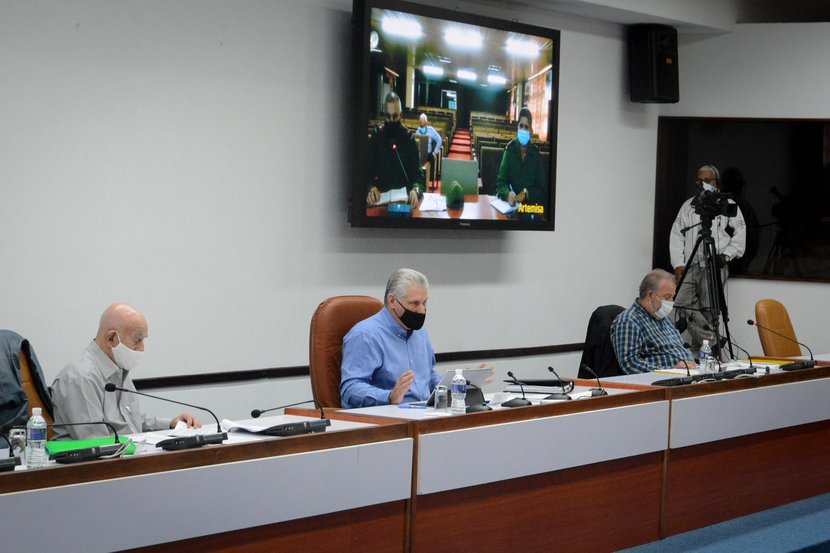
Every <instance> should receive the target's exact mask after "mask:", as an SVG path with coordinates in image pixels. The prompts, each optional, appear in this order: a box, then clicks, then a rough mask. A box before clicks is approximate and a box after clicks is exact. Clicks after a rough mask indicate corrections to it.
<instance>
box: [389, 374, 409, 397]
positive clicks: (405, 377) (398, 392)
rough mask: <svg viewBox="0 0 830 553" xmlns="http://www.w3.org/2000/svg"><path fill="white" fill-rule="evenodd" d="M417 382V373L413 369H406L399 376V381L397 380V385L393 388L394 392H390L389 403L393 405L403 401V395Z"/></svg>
mask: <svg viewBox="0 0 830 553" xmlns="http://www.w3.org/2000/svg"><path fill="white" fill-rule="evenodd" d="M413 382H415V373H414V372H412V371H406V372H405V373H403V374H402V375H401V377H400V378H398V381H397V382H395V387H394V388H392V392H391V393H390V394H389V403H391V404H393V405H397V404H398V403H400V402H401V401H403V396H405V395H406V392H407V390H409V387H410V386H412V383H413Z"/></svg>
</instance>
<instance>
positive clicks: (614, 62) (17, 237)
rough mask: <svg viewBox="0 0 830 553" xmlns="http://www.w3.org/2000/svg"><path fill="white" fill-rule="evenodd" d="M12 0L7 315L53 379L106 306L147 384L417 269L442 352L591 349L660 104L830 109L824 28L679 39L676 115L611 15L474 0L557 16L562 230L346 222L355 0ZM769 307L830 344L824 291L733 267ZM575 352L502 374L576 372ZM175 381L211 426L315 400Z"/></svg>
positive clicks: (3, 201)
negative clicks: (783, 308) (114, 309)
mask: <svg viewBox="0 0 830 553" xmlns="http://www.w3.org/2000/svg"><path fill="white" fill-rule="evenodd" d="M0 2H2V4H0V6H2V13H3V17H2V18H0V52H3V54H2V56H0V74H2V75H3V86H2V87H0V236H2V237H3V238H2V240H0V259H2V268H3V270H2V271H0V290H2V292H0V294H2V296H0V327H2V328H12V329H15V330H17V331H18V332H20V333H21V334H23V335H25V336H27V337H28V338H30V340H31V341H32V343H33V344H34V345H35V348H36V349H37V352H38V355H39V357H40V358H41V361H42V362H43V364H44V367H45V371H46V375H47V378H48V379H50V380H51V378H53V377H54V376H55V374H57V372H58V370H60V368H61V366H62V365H63V364H64V363H65V362H66V360H68V359H69V358H70V357H71V356H72V355H74V354H75V353H76V352H77V351H78V350H80V349H81V348H82V347H84V345H85V344H86V343H87V341H88V340H89V339H91V338H92V336H93V334H94V332H95V328H96V325H97V317H98V315H99V313H100V312H101V310H102V309H103V308H104V307H105V306H106V305H107V304H108V303H110V302H112V301H115V300H124V301H129V302H131V303H133V304H135V305H136V306H137V307H139V308H140V309H141V310H143V311H144V312H145V314H146V315H147V316H148V319H149V322H150V333H151V339H150V340H148V356H147V360H146V364H145V365H144V366H143V368H142V369H140V370H141V374H140V375H139V374H137V375H136V376H137V377H139V376H161V375H168V374H169V375H178V374H193V373H202V372H218V371H228V370H244V369H258V368H267V367H281V366H296V365H305V364H307V362H308V358H307V340H308V337H307V334H308V322H309V320H310V317H311V314H312V312H313V310H314V308H315V307H316V306H317V304H318V303H319V302H320V301H322V300H323V299H325V298H326V297H328V296H332V295H338V294H351V293H359V294H370V295H375V296H380V295H381V293H382V289H383V285H384V283H385V280H386V278H387V276H388V274H389V273H390V272H391V271H392V270H393V269H394V268H396V267H398V266H403V265H406V266H411V267H415V268H418V269H420V270H422V271H424V272H425V273H426V274H427V275H428V276H429V277H430V280H431V283H432V288H431V298H430V306H431V309H430V313H429V318H428V320H427V326H428V328H429V330H430V333H431V336H432V339H433V342H434V345H435V349H436V351H438V352H446V351H458V350H476V349H492V348H496V349H498V348H514V347H522V346H539V345H547V344H560V343H571V342H581V341H582V340H583V339H584V334H585V327H586V324H587V320H588V316H589V314H590V312H591V311H592V310H593V309H594V308H595V307H596V306H598V305H602V304H606V303H619V304H622V305H627V304H628V303H629V302H630V301H631V300H632V299H633V298H634V295H635V293H636V287H637V284H638V283H639V280H640V278H641V277H642V275H643V274H644V273H645V272H646V271H647V270H648V269H649V268H650V260H651V247H652V246H651V244H652V219H653V209H654V206H653V200H652V198H653V193H654V192H653V187H654V184H653V180H652V179H651V178H650V177H649V176H650V175H653V174H654V166H655V152H656V118H657V115H658V114H659V113H672V114H682V115H711V116H724V115H731V116H776V117H777V116H782V117H783V116H787V117H795V116H801V117H822V116H823V117H826V116H827V110H828V108H827V107H826V106H825V105H824V104H823V103H821V104H820V103H819V102H820V98H821V91H822V90H826V89H827V84H828V83H827V82H815V83H811V82H807V83H806V86H805V82H804V81H805V79H806V78H808V76H809V75H810V74H813V72H812V71H810V72H808V71H802V70H798V69H797V68H800V67H807V66H810V65H812V66H813V67H820V66H822V65H821V64H822V63H823V62H824V60H826V59H827V55H826V54H827V47H826V45H824V42H826V41H824V42H822V41H820V38H819V37H820V35H821V34H822V33H821V30H822V29H823V30H824V31H825V34H826V31H827V27H826V26H817V27H816V28H815V30H814V31H811V32H810V33H808V34H809V35H810V36H812V38H813V41H812V42H807V38H808V37H806V36H803V35H804V34H805V33H803V32H802V28H801V26H799V27H798V28H791V29H787V27H788V26H782V27H783V28H784V31H782V32H783V36H779V35H778V33H775V34H774V38H775V40H773V41H772V42H771V44H767V43H766V42H767V41H769V40H770V38H769V37H766V38H764V33H763V32H762V30H760V29H752V28H749V27H747V28H740V29H739V30H738V31H737V32H736V33H735V34H734V35H725V36H721V37H716V38H708V39H701V38H699V37H696V38H695V41H696V42H685V43H683V44H682V46H681V51H680V60H681V63H680V67H681V95H682V98H683V100H682V101H681V103H680V104H679V105H678V106H675V107H666V106H653V105H642V104H632V103H630V102H629V101H628V99H627V79H626V77H625V67H626V63H625V40H624V30H623V28H622V27H621V26H619V25H613V24H607V23H601V22H596V21H591V20H587V19H580V18H576V17H571V16H558V15H555V14H552V13H550V12H544V11H541V10H538V9H533V8H528V9H527V10H526V11H518V12H517V11H515V10H512V9H508V8H499V7H497V6H492V5H488V6H486V7H483V8H482V7H477V6H475V5H474V4H470V3H466V4H465V3H459V7H460V8H461V9H462V10H466V11H474V12H476V13H481V14H485V15H493V16H497V17H502V18H508V19H512V18H518V19H519V20H520V21H525V22H531V23H533V24H536V25H542V26H550V27H555V28H559V29H561V30H562V51H561V88H560V103H559V105H560V127H559V139H560V142H559V144H558V145H557V147H558V156H559V167H558V172H557V211H556V217H557V219H556V231H555V232H552V233H530V232H505V233H491V232H481V231H477V232H467V233H457V232H446V231H435V232H423V231H420V232H406V231H389V230H379V229H352V228H350V227H349V226H348V225H347V223H346V210H345V196H346V181H347V180H348V152H347V151H346V150H343V149H341V148H342V147H343V145H344V144H345V143H346V141H347V137H348V131H347V129H346V125H347V124H348V118H347V113H348V110H349V108H350V106H349V103H348V97H349V86H350V83H351V80H350V79H351V67H350V65H349V61H348V56H347V54H346V53H347V49H348V44H349V37H350V23H349V19H350V10H351V3H350V2H349V1H348V0H328V1H326V0H314V1H302V2H301V1H290V0H282V1H266V0H262V1H259V2H257V1H248V2H244V3H229V2H223V1H220V0H200V1H196V0H179V1H177V2H163V1H144V2H126V1H97V2H96V1H92V0H73V1H71V2H64V3H55V2H37V1H28V0H26V1H24V0H0ZM799 44H801V47H799ZM819 45H820V46H821V48H818V47H817V46H819ZM778 48H780V49H781V50H778ZM801 48H803V50H804V51H801ZM804 56H806V57H804ZM793 60H796V61H797V63H793ZM713 71H714V72H715V74H717V75H724V76H725V77H724V78H722V79H720V81H719V83H718V85H717V88H716V89H715V90H708V89H706V88H704V83H708V82H710V81H709V80H707V79H705V77H706V76H708V75H710V74H712V72H713ZM776 71H777V72H779V74H780V72H782V71H785V72H791V71H793V72H795V73H794V74H787V75H786V76H785V78H781V77H777V78H776V77H773V73H775V72H776ZM802 73H805V75H802ZM816 73H821V72H816ZM823 73H824V75H827V72H826V71H825V72H823ZM767 74H769V75H767ZM733 75H734V77H733ZM727 77H728V78H727ZM813 78H821V77H813ZM826 78H827V77H826V76H825V77H824V79H826ZM733 81H734V82H733ZM770 91H771V92H770ZM767 291H769V292H770V293H769V294H767ZM760 295H775V296H778V297H780V298H781V299H782V300H784V301H785V302H787V304H788V306H790V309H791V312H792V316H793V319H794V321H795V323H796V325H797V326H798V331H799V335H800V336H801V337H803V338H804V339H805V340H807V341H810V342H812V343H815V344H818V347H817V348H816V349H822V350H823V351H828V350H830V343H828V340H827V338H826V337H824V336H819V334H820V331H819V330H818V328H819V327H818V325H817V324H815V325H814V323H817V322H818V321H819V320H820V319H819V313H820V309H821V307H820V306H821V305H826V304H827V301H826V300H827V295H828V292H827V287H826V286H823V285H809V284H802V285H792V284H778V283H768V282H758V281H753V282H748V281H738V280H735V281H733V282H732V283H731V284H730V305H731V307H732V312H733V318H734V319H736V320H741V319H745V318H747V317H748V316H751V315H748V316H745V315H743V314H741V315H740V316H737V314H738V313H744V312H747V311H751V309H750V307H749V306H751V304H752V303H754V299H753V298H755V297H756V296H758V297H760ZM805 300H809V301H805ZM734 326H737V325H734ZM733 332H734V333H735V334H736V336H741V339H742V340H743V342H744V343H752V344H753V347H751V348H750V349H753V350H757V349H759V348H758V347H757V342H750V340H749V338H748V336H749V335H741V334H739V332H738V329H737V328H735V329H734V330H733ZM741 332H751V329H746V331H744V329H743V327H741ZM756 340H757V339H756ZM578 357H579V356H578V354H568V355H559V356H545V357H540V358H528V359H511V360H501V361H499V360H496V361H494V362H492V363H491V364H492V365H494V366H495V367H496V369H497V371H498V374H499V377H501V376H502V375H503V374H504V373H505V372H506V371H507V370H508V369H512V370H514V371H516V372H517V373H519V374H521V375H522V377H525V378H540V377H544V376H546V375H547V374H548V373H547V371H546V367H547V366H548V365H549V364H553V365H555V366H556V367H557V368H558V369H562V372H563V373H564V374H566V375H568V376H572V375H574V374H575V372H576V364H577V362H578ZM483 361H486V360H483ZM477 364H478V361H476V362H470V363H468V364H467V365H470V366H475V365H477ZM462 365H464V364H462ZM454 366H455V364H450V365H447V368H452V367H454ZM160 392H167V393H170V394H171V396H172V397H175V398H177V399H180V400H183V401H192V402H196V403H204V404H208V405H211V406H215V407H216V410H217V411H218V414H219V416H220V417H225V416H230V417H239V416H242V415H243V414H244V413H245V412H247V411H249V410H250V409H251V408H253V407H266V406H268V405H274V404H278V403H282V402H285V403H289V402H291V401H297V400H300V399H305V397H310V387H309V386H308V379H305V378H297V379H279V380H268V381H261V382H253V383H246V384H242V385H236V386H204V387H200V388H198V389H193V390H163V391H160ZM148 406H149V408H150V409H153V408H155V406H154V405H153V404H152V403H149V404H148ZM165 411H166V409H165Z"/></svg>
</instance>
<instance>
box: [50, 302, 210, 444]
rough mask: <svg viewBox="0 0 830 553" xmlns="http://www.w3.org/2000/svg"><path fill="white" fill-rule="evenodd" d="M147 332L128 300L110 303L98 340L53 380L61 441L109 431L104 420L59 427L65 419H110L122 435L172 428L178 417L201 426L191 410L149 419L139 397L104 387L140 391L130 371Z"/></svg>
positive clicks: (136, 362) (194, 425) (145, 322)
mask: <svg viewBox="0 0 830 553" xmlns="http://www.w3.org/2000/svg"><path fill="white" fill-rule="evenodd" d="M147 331H148V327H147V320H146V319H145V318H144V315H142V314H141V313H140V312H138V311H137V310H136V309H135V308H133V307H131V306H129V305H127V304H125V303H115V304H113V305H110V306H109V307H107V309H106V310H105V311H104V313H103V314H102V315H101V321H100V323H99V325H98V334H97V335H96V336H95V339H94V340H93V341H92V342H91V343H90V344H89V345H88V346H87V347H86V349H85V350H84V351H83V352H82V353H81V354H80V355H79V356H78V357H77V358H76V359H74V360H72V361H70V362H69V364H68V365H66V367H64V369H63V370H62V371H61V372H60V373H58V376H57V377H56V378H55V381H54V382H53V383H52V401H53V403H54V409H55V429H54V430H55V439H56V440H60V439H74V440H83V439H86V438H94V437H101V436H107V435H109V434H110V430H109V428H108V427H107V426H105V425H103V424H90V425H82V426H58V425H60V424H62V423H79V422H101V421H106V422H108V423H110V424H111V425H112V426H113V427H114V428H115V431H116V432H118V434H119V435H120V434H135V433H138V432H146V431H150V430H164V429H170V428H173V427H174V426H176V423H178V422H179V421H184V422H185V423H187V425H188V426H193V427H196V428H199V427H200V426H202V424H201V423H200V422H199V419H197V418H196V417H193V416H191V415H189V414H187V413H182V414H181V415H179V416H178V417H176V418H175V419H172V420H171V419H162V418H156V417H148V416H147V415H145V414H144V413H142V412H141V409H140V407H139V404H138V396H137V395H135V394H131V393H129V392H121V391H118V390H116V391H115V392H107V391H105V389H104V387H105V386H106V385H107V384H109V383H112V384H115V385H116V386H118V387H119V388H124V389H125V390H135V385H134V384H133V381H132V379H131V378H130V373H131V372H132V370H133V369H135V367H136V366H137V365H138V364H139V362H140V361H141V358H142V357H143V355H144V339H145V338H147Z"/></svg>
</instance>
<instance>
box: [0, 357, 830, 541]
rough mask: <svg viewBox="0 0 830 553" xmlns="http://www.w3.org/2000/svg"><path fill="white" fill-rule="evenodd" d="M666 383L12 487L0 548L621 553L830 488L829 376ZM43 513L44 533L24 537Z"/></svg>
mask: <svg viewBox="0 0 830 553" xmlns="http://www.w3.org/2000/svg"><path fill="white" fill-rule="evenodd" d="M664 377H665V375H632V376H627V377H615V378H611V379H605V380H604V381H603V385H604V387H605V388H606V389H607V390H608V391H609V395H607V396H605V397H592V398H590V399H585V400H573V401H561V402H554V403H548V404H544V405H533V406H529V407H518V408H514V409H506V408H502V409H498V408H497V409H494V410H493V411H490V412H482V413H472V414H466V415H456V416H436V414H435V413H430V410H429V409H414V408H409V409H402V408H399V407H395V406H380V407H373V408H366V409H352V410H332V411H329V412H328V413H327V415H326V416H327V417H328V418H330V419H331V420H332V426H331V428H330V429H329V430H328V431H326V432H324V433H320V434H311V435H304V436H294V437H289V438H263V439H256V440H252V441H244V442H240V441H239V440H238V439H235V440H233V441H229V442H227V443H226V444H223V445H219V446H210V447H205V448H202V449H194V450H187V451H179V452H164V453H158V454H148V455H135V456H133V458H124V459H112V460H99V461H94V462H88V463H79V464H77V465H66V466H54V467H50V468H46V469H39V470H31V471H17V472H15V473H3V474H0V507H2V508H3V509H4V513H5V515H4V518H3V520H4V529H5V532H4V534H5V540H4V543H5V544H9V550H12V549H13V548H14V546H20V547H24V546H25V547H28V548H29V549H31V550H46V549H47V548H54V547H61V549H62V550H63V551H106V550H116V549H130V548H140V549H141V550H143V551H253V550H262V551H271V550H284V551H315V552H316V551H390V552H392V551H411V552H420V551H425V552H426V551H429V552H434V551H439V552H440V551H473V550H477V549H481V548H485V549H487V550H491V551H509V550H514V549H519V548H521V549H522V550H527V551H550V550H552V549H555V550H564V551H614V550H618V549H622V548H625V547H630V546H634V545H637V544H641V543H646V542H649V541H654V540H657V539H659V538H661V537H665V536H669V535H672V534H676V533H679V532H683V531H686V530H689V529H692V528H698V527H701V526H705V525H708V524H712V523H714V522H719V521H721V520H727V519H730V518H734V517H737V516H741V515H744V514H749V513H751V512H755V511H758V510H762V509H766V508H769V507H773V506H776V505H781V504H784V503H788V502H792V501H796V500H799V499H803V498H807V497H811V496H814V495H818V494H821V493H827V492H830V463H828V460H830V445H828V444H830V402H828V401H827V398H828V392H830V366H819V367H816V368H813V369H806V370H802V371H794V372H781V371H778V372H774V374H769V375H765V376H761V377H758V378H745V379H734V380H728V381H719V382H712V383H702V384H695V385H688V386H680V387H676V388H664V387H659V386H652V385H651V384H650V382H651V381H653V380H655V379H657V378H664ZM576 383H577V387H576V390H575V392H579V391H580V390H585V389H587V388H588V387H589V386H593V385H595V384H596V383H595V382H593V383H592V382H589V381H581V380H577V381H576ZM286 413H287V415H285V416H288V417H313V416H315V415H314V412H313V411H307V410H297V409H294V410H289V411H286ZM232 437H233V436H232ZM32 513H37V515H33V514H32ZM35 517H37V519H39V520H40V521H44V522H43V524H44V525H46V527H47V528H48V530H49V531H48V532H47V531H38V532H32V531H31V530H32V529H33V528H35V529H36V527H33V520H34V519H35ZM14 530H19V531H14ZM27 530H29V532H27ZM24 537H25V538H26V539H25V540H24ZM9 540H11V541H9ZM32 540H34V541H32Z"/></svg>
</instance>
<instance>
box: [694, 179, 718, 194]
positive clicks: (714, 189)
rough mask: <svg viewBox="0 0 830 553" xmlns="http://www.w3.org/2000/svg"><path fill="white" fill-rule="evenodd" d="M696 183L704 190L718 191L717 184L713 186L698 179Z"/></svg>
mask: <svg viewBox="0 0 830 553" xmlns="http://www.w3.org/2000/svg"><path fill="white" fill-rule="evenodd" d="M697 184H698V186H700V187H701V188H703V190H704V192H717V191H718V187H717V186H715V185H713V184H709V183H708V182H703V181H702V180H699V181H697Z"/></svg>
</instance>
